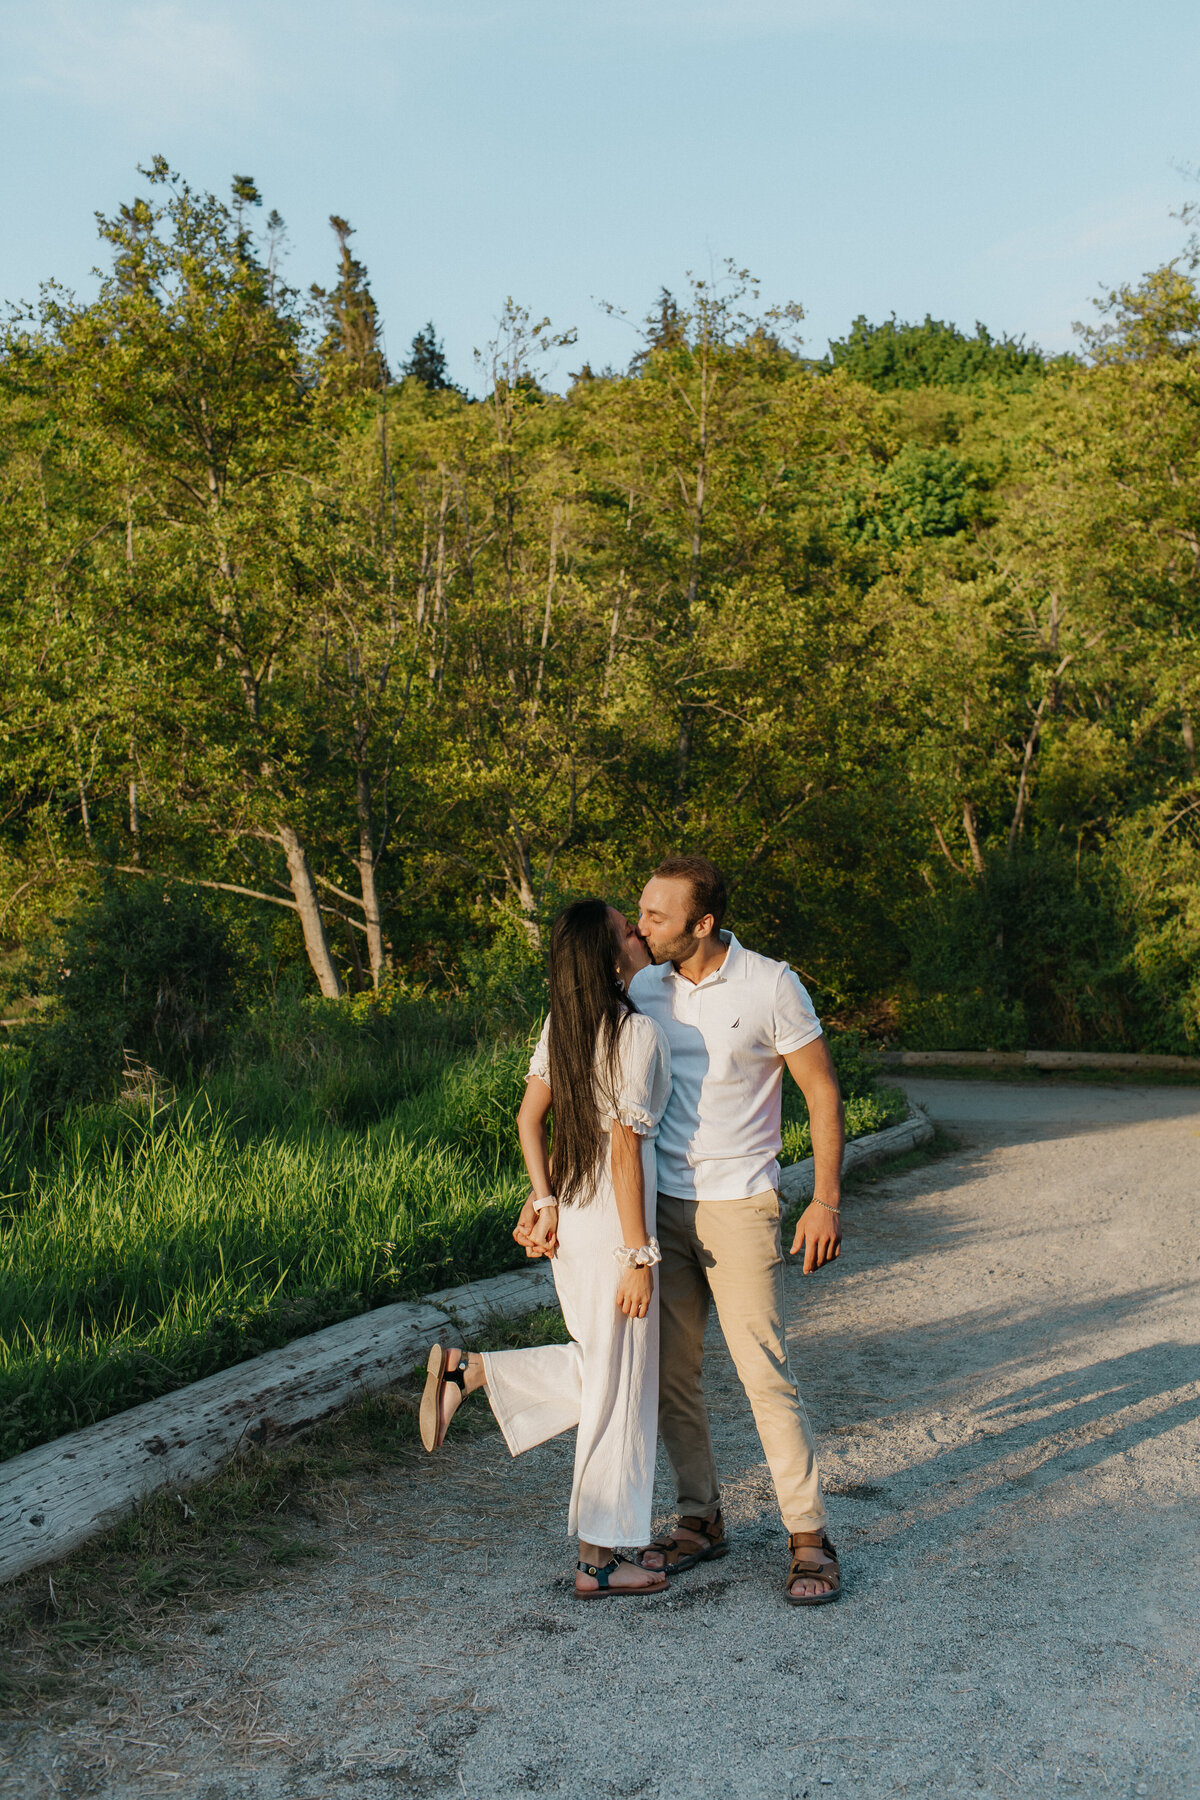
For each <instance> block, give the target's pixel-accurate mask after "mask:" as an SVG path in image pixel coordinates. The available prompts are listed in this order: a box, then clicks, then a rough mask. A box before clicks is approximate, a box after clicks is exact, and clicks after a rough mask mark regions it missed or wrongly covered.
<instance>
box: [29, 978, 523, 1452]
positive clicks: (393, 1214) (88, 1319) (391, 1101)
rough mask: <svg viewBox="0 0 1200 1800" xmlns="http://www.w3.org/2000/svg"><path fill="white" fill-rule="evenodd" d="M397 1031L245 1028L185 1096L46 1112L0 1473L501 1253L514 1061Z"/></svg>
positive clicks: (369, 1024) (499, 1265)
mask: <svg viewBox="0 0 1200 1800" xmlns="http://www.w3.org/2000/svg"><path fill="white" fill-rule="evenodd" d="M330 1014H332V1017H330ZM281 1024H282V1026H283V1030H282V1031H281V1030H280V1026H281ZM396 1025H397V1022H396V1021H395V1020H394V1019H393V1020H392V1021H391V1022H390V1023H389V1022H388V1021H386V1020H384V1021H382V1022H381V1020H380V1019H379V1018H378V1017H376V1018H373V1019H372V1018H369V1017H368V1018H366V1019H364V1020H362V1021H360V1022H359V1024H358V1026H357V1027H355V1025H354V1022H353V1021H349V1022H347V1021H346V1019H345V1015H344V1013H342V1014H339V1013H337V1012H335V1011H334V1010H333V1009H322V1008H320V1007H319V1006H318V1007H305V1008H302V1009H298V1010H297V1009H293V1012H292V1014H291V1016H290V1017H288V1018H286V1019H284V1020H283V1021H280V1020H279V1019H267V1020H263V1019H259V1020H257V1021H255V1022H254V1023H253V1024H252V1026H251V1027H250V1029H248V1031H247V1033H246V1035H245V1038H244V1040H243V1041H242V1042H241V1043H240V1044H239V1045H238V1047H237V1050H236V1053H235V1054H234V1056H233V1057H232V1058H231V1060H230V1062H229V1063H228V1064H227V1065H226V1066H225V1067H224V1068H222V1069H221V1070H220V1071H219V1072H218V1073H217V1074H216V1075H214V1076H213V1077H212V1078H211V1079H210V1080H209V1081H208V1082H206V1083H205V1085H204V1087H203V1088H202V1089H198V1090H197V1091H195V1092H194V1093H191V1094H187V1095H177V1096H170V1095H169V1094H168V1095H166V1096H163V1095H162V1094H157V1093H154V1092H153V1091H151V1092H149V1093H145V1092H143V1093H141V1094H139V1095H138V1096H137V1097H136V1099H133V1100H131V1101H129V1102H127V1103H124V1104H122V1103H116V1104H113V1105H107V1106H92V1107H88V1108H84V1109H80V1110H78V1111H76V1112H74V1113H71V1114H68V1115H67V1117H66V1118H65V1119H64V1120H63V1121H62V1122H61V1123H60V1125H59V1126H58V1128H57V1130H56V1132H55V1134H54V1137H53V1140H52V1142H51V1144H50V1146H49V1150H48V1152H47V1153H45V1154H43V1155H42V1156H41V1157H40V1158H38V1159H34V1161H33V1166H32V1167H28V1166H27V1165H22V1164H21V1158H20V1156H19V1155H18V1154H17V1152H16V1151H15V1150H14V1152H13V1153H12V1154H11V1155H10V1158H9V1161H10V1166H11V1167H12V1168H13V1169H17V1168H18V1166H20V1168H21V1173H23V1175H24V1180H23V1182H22V1183H21V1184H20V1186H19V1187H18V1188H17V1189H16V1191H12V1190H11V1189H10V1194H9V1198H8V1200H7V1202H6V1203H5V1205H4V1208H3V1211H2V1212H0V1456H7V1455H12V1454H14V1453H16V1452H17V1451H19V1450H21V1449H24V1448H27V1447H28V1446H29V1445H31V1444H34V1443H39V1442H42V1441H44V1440H45V1439H47V1438H50V1437H53V1436H55V1435H57V1434H58V1433H60V1432H63V1431H68V1430H72V1429H74V1428H75V1427H77V1426H79V1425H83V1424H86V1423H89V1422H91V1421H92V1420H95V1419H99V1418H103V1417H106V1416H108V1415H110V1414H111V1413H113V1412H116V1411H119V1410H121V1409H122V1408H124V1407H127V1406H131V1405H135V1404H137V1403H138V1402H139V1401H142V1400H146V1399H150V1398H153V1397H154V1396H156V1395H158V1394H161V1393H165V1392H168V1391H170V1390H171V1389H172V1388H174V1387H178V1386H180V1385H182V1384H184V1383H186V1382H189V1381H194V1380H196V1379H198V1378H199V1377H201V1376H203V1375H206V1374H210V1373H212V1372H213V1371H215V1370H217V1369H220V1368H224V1367H227V1366H229V1365H230V1364H232V1363H235V1362H238V1361H240V1360H242V1359H243V1358H245V1357H249V1356H253V1355H256V1354H258V1353H259V1352H260V1351H261V1350H264V1349H268V1348H271V1347H273V1346H275V1345H278V1344H282V1343H286V1342H288V1341H289V1339H291V1338H292V1337H295V1336H296V1335H297V1334H299V1333H301V1332H304V1331H311V1330H315V1329H317V1328H319V1327H320V1326H322V1325H324V1324H328V1323H331V1322H333V1321H335V1320H337V1319H340V1318H345V1317H348V1316H349V1315H350V1314H352V1313H355V1312H359V1311H362V1310H363V1309H365V1308H367V1307H370V1306H376V1305H380V1304H383V1303H385V1302H387V1301H389V1300H394V1299H402V1298H406V1297H410V1296H413V1295H417V1294H420V1293H423V1292H427V1291H428V1290H429V1289H431V1288H436V1287H439V1286H445V1285H450V1284H452V1283H455V1282H458V1281H465V1280H470V1279H474V1278H478V1277H480V1276H483V1275H489V1274H493V1273H495V1272H496V1271H497V1270H499V1269H503V1268H506V1267H509V1266H511V1265H512V1264H514V1263H515V1262H517V1261H519V1260H521V1256H520V1252H519V1251H518V1250H517V1248H516V1246H515V1245H514V1244H513V1242H512V1238H511V1235H510V1232H511V1225H512V1220H513V1217H514V1214H515V1211H516V1208H517V1206H518V1205H519V1203H520V1198H521V1195H522V1192H523V1191H524V1190H523V1188H522V1185H521V1177H520V1173H519V1162H518V1157H517V1146H516V1133H515V1129H514V1123H513V1121H514V1118H515V1113H516V1108H517V1105H518V1104H519V1099H520V1093H521V1088H522V1083H523V1076H524V1070H525V1066H526V1063H527V1060H528V1054H529V1053H528V1048H527V1046H525V1045H524V1044H523V1043H517V1044H509V1045H500V1046H494V1047H488V1048H483V1049H469V1048H463V1047H462V1046H461V1042H460V1043H459V1044H457V1045H456V1044H455V1043H454V1042H453V1038H454V1037H455V1036H457V1037H459V1038H460V1039H461V1037H462V1035H463V1034H462V1033H461V1032H455V1033H451V1034H449V1035H447V1034H446V1033H445V1031H444V1026H445V1019H444V1017H442V1016H440V1015H439V1016H438V1017H437V1018H436V1019H433V1020H432V1021H431V1020H430V1019H429V1018H428V1017H426V1018H425V1019H422V1018H421V1017H420V1016H416V1017H410V1018H408V1019H406V1020H405V1021H403V1028H402V1030H399V1031H398V1030H397V1029H396ZM348 1026H349V1028H348ZM2 1104H3V1098H2V1096H0V1105H2ZM3 1118H4V1114H3V1112H0V1121H2V1120H3ZM23 1123H25V1124H26V1125H28V1121H23ZM28 1136H29V1134H28V1131H26V1132H25V1133H22V1132H21V1131H20V1130H19V1129H18V1130H17V1131H16V1132H15V1133H14V1138H13V1141H14V1143H15V1144H16V1145H17V1146H18V1147H19V1145H20V1143H21V1141H22V1140H24V1141H26V1142H27V1141H28Z"/></svg>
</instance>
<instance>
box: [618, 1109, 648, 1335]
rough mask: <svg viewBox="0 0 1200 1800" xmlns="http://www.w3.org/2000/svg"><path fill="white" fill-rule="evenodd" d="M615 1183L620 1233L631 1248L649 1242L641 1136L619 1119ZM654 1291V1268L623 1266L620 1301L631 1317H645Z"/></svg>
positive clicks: (619, 1286) (621, 1308)
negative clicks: (625, 1267)
mask: <svg viewBox="0 0 1200 1800" xmlns="http://www.w3.org/2000/svg"><path fill="white" fill-rule="evenodd" d="M612 1184H613V1194H614V1196H615V1198H616V1202H617V1217H618V1218H619V1219H620V1221H621V1236H622V1239H623V1241H624V1242H625V1244H626V1245H627V1246H628V1247H629V1249H631V1250H636V1249H638V1248H639V1247H640V1246H641V1245H642V1244H648V1243H649V1242H650V1236H649V1233H648V1232H647V1230H646V1181H645V1176H644V1174H643V1171H642V1140H641V1138H640V1137H639V1136H638V1134H637V1132H636V1131H634V1130H633V1129H632V1128H631V1127H630V1126H628V1125H622V1123H621V1121H620V1119H614V1120H613V1128H612ZM653 1294H654V1272H653V1270H652V1269H649V1268H644V1267H643V1268H636V1269H622V1270H621V1279H620V1281H619V1282H618V1283H617V1305H618V1307H619V1308H620V1310H621V1311H622V1312H623V1313H625V1314H626V1315H627V1316H628V1317H629V1318H631V1319H644V1318H645V1317H646V1314H647V1313H648V1312H649V1310H650V1301H651V1298H652V1296H653Z"/></svg>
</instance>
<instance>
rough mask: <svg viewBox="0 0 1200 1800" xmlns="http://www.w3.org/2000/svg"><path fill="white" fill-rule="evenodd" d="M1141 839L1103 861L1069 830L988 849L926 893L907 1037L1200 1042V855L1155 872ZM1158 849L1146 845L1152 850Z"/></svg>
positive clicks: (1020, 1043)
mask: <svg viewBox="0 0 1200 1800" xmlns="http://www.w3.org/2000/svg"><path fill="white" fill-rule="evenodd" d="M1140 848H1141V846H1140V843H1135V842H1134V841H1133V839H1132V835H1131V834H1130V841H1129V842H1128V843H1123V842H1121V841H1120V840H1118V842H1117V843H1116V844H1115V845H1114V846H1113V847H1112V853H1111V854H1110V855H1109V856H1108V857H1106V859H1105V860H1104V861H1103V862H1102V861H1101V859H1100V858H1099V857H1098V856H1083V857H1082V858H1080V859H1079V861H1078V862H1077V860H1076V857H1075V855H1074V854H1073V853H1072V852H1071V850H1070V849H1068V847H1067V846H1065V845H1064V844H1063V843H1062V842H1061V841H1060V840H1058V839H1057V838H1054V839H1049V840H1046V841H1042V842H1040V843H1039V842H1033V843H1027V844H1024V845H1018V847H1017V848H1016V849H1015V850H1014V853H1013V854H1012V855H1011V856H1005V855H996V856H992V857H989V858H988V860H987V865H986V869H985V871H984V874H983V876H982V877H981V878H980V879H978V880H977V881H974V882H967V881H958V882H956V883H955V884H954V885H953V886H946V887H945V888H943V889H942V890H940V891H939V893H938V894H937V895H936V896H934V897H931V898H930V899H929V900H928V901H926V902H924V903H922V904H921V905H920V906H919V907H918V908H917V910H916V912H915V914H914V918H913V922H912V928H911V930H910V948H911V964H910V979H911V989H910V991H909V993H908V994H907V996H905V997H904V998H903V999H902V1001H901V1004H900V1035H901V1037H902V1039H903V1041H904V1043H905V1044H907V1045H909V1046H910V1047H911V1048H913V1049H941V1050H951V1049H977V1050H987V1049H993V1050H1020V1049H1025V1048H1027V1047H1033V1048H1038V1049H1043V1048H1044V1049H1053V1048H1075V1047H1080V1048H1086V1049H1094V1050H1120V1049H1126V1048H1130V1049H1135V1050H1162V1051H1168V1052H1181V1053H1184V1054H1186V1053H1187V1052H1188V1051H1190V1050H1195V1048H1196V1047H1197V1040H1198V1039H1200V909H1198V908H1197V906H1196V903H1195V885H1194V884H1195V875H1196V869H1195V863H1196V861H1197V859H1196V858H1194V857H1193V858H1192V861H1191V863H1188V864H1186V866H1183V864H1182V860H1181V859H1182V857H1183V853H1182V851H1181V852H1180V857H1179V858H1177V861H1180V862H1181V866H1180V867H1179V870H1178V879H1177V880H1176V881H1175V883H1174V884H1173V885H1172V884H1171V883H1170V882H1168V881H1167V880H1165V879H1164V874H1165V871H1164V869H1163V867H1162V863H1163V855H1162V850H1161V846H1155V848H1154V855H1155V857H1156V859H1157V866H1156V868H1155V871H1154V877H1153V879H1152V880H1145V879H1143V878H1142V874H1141V871H1140V869H1139V864H1138V860H1137V858H1138V855H1139V852H1140ZM1149 854H1150V853H1149V852H1148V851H1147V852H1145V855H1146V856H1147V857H1148V856H1149Z"/></svg>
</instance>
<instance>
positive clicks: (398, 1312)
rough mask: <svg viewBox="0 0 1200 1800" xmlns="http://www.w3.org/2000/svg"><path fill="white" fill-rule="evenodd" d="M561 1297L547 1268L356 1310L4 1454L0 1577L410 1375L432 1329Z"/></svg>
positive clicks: (516, 1313)
mask: <svg viewBox="0 0 1200 1800" xmlns="http://www.w3.org/2000/svg"><path fill="white" fill-rule="evenodd" d="M553 1303H554V1283H553V1279H552V1277H551V1275H550V1270H549V1267H548V1266H547V1265H546V1264H538V1265H535V1266H534V1267H532V1268H530V1269H515V1270H512V1271H510V1272H509V1273H508V1274H505V1275H497V1276H494V1277H493V1278H492V1279H491V1280H488V1281H477V1282H472V1283H469V1284H467V1285H466V1286H464V1287H455V1288H444V1289H443V1290H442V1291H441V1292H440V1293H437V1294H430V1295H428V1296H427V1297H426V1299H425V1300H419V1301H402V1302H400V1303H399V1304H397V1305H395V1306H381V1307H378V1308H377V1309H376V1310H375V1311H374V1312H368V1313H360V1314H359V1315H358V1317H357V1318H353V1319H346V1320H343V1322H342V1323H341V1324H340V1325H330V1326H328V1327H327V1328H326V1329H325V1330H324V1331H315V1332H312V1333H311V1334H310V1335H309V1336H308V1337H302V1338H297V1339H296V1340H295V1341H294V1342H293V1343H290V1344H285V1345H284V1347H283V1348H282V1349H281V1350H268V1351H267V1352H266V1353H265V1354H264V1355H262V1356H255V1357H252V1358H251V1359H250V1360H249V1361H248V1362H244V1363H238V1364H236V1365H235V1367H233V1368H232V1369H223V1370H222V1371H221V1372H220V1373H219V1374H217V1375H209V1376H207V1377H206V1379H205V1380H203V1381H196V1382H193V1383H192V1384H191V1385H190V1386H189V1387H185V1388H180V1389H177V1391H176V1392H175V1393H173V1394H164V1395H163V1396H162V1398H161V1399H158V1400H150V1401H147V1402H146V1404H145V1405H143V1406H134V1407H131V1408H130V1409H129V1411H127V1412H123V1413H117V1414H116V1415H115V1416H114V1417H113V1418H111V1419H101V1420H100V1421H99V1423H98V1424H96V1425H86V1426H85V1427H84V1428H83V1430H82V1431H73V1432H70V1433H69V1434H68V1435H67V1436H66V1437H60V1438H55V1439H54V1440H53V1441H52V1442H50V1443H48V1444H39V1445H38V1446H37V1448H36V1449H34V1450H26V1451H25V1452H24V1453H23V1454H22V1455H20V1456H14V1457H11V1458H10V1459H9V1461H7V1462H5V1463H0V1581H12V1580H14V1579H15V1578H16V1577H17V1576H18V1575H24V1574H27V1573H28V1572H29V1570H30V1569H36V1568H39V1567H40V1566H41V1564H43V1563H47V1562H54V1561H56V1560H57V1559H58V1558H59V1557H61V1556H65V1555H66V1554H67V1553H68V1551H70V1550H74V1549H76V1548H77V1547H78V1546H79V1545H80V1544H82V1543H85V1542H86V1541H87V1539H88V1538H90V1537H94V1536H95V1535H96V1533H97V1532H100V1531H104V1530H106V1529H107V1527H108V1526H110V1525H114V1524H116V1522H117V1520H118V1519H121V1518H123V1517H124V1516H125V1515H126V1514H127V1513H129V1512H132V1511H133V1510H134V1508H135V1507H136V1506H137V1505H138V1504H139V1503H140V1502H141V1501H143V1500H145V1499H148V1498H149V1496H150V1495H151V1494H155V1493H158V1492H160V1491H161V1490H162V1489H164V1488H167V1489H175V1490H176V1491H177V1492H178V1491H180V1490H182V1489H183V1488H185V1487H191V1486H193V1485H194V1484H195V1483H196V1482H198V1481H203V1480H205V1479H206V1478H207V1477H209V1476H211V1475H214V1474H216V1472H217V1470H218V1469H219V1468H221V1466H222V1465H223V1464H224V1463H226V1462H228V1461H229V1460H230V1458H231V1457H233V1456H235V1455H237V1453H238V1452H239V1450H242V1449H245V1448H246V1447H248V1446H249V1445H251V1444H253V1445H256V1446H258V1447H260V1448H266V1447H267V1446H268V1445H276V1444H280V1443H283V1442H285V1441H286V1440H287V1439H288V1438H291V1437H294V1436H295V1434H296V1433H297V1432H298V1431H303V1430H304V1429H305V1428H306V1427H308V1426H310V1425H317V1424H319V1423H320V1422H321V1420H323V1419H327V1418H328V1417H329V1416H330V1414H331V1413H334V1412H337V1411H338V1410H339V1408H341V1407H343V1406H345V1405H347V1404H348V1403H349V1402H351V1401H353V1400H357V1399H361V1398H363V1397H365V1396H366V1395H368V1394H374V1393H378V1392H380V1390H381V1389H383V1388H386V1387H390V1386H391V1385H392V1384H393V1383H394V1382H396V1381H399V1380H401V1379H402V1378H403V1377H404V1376H405V1375H407V1374H409V1373H410V1372H411V1371H412V1369H414V1368H415V1367H416V1366H417V1365H418V1364H419V1363H420V1361H421V1359H422V1358H423V1357H424V1356H425V1354H426V1352H427V1351H428V1349H429V1346H430V1344H432V1343H433V1341H434V1339H435V1338H437V1337H442V1338H449V1339H450V1340H451V1341H452V1342H453V1341H454V1340H455V1339H458V1340H459V1341H461V1332H462V1330H464V1329H466V1330H471V1329H473V1328H475V1327H476V1326H478V1325H481V1324H484V1323H486V1321H487V1319H488V1318H489V1317H493V1316H499V1317H504V1318H516V1317H520V1316H521V1315H522V1314H523V1313H528V1312H532V1311H533V1310H534V1309H535V1308H536V1307H538V1306H543V1305H546V1304H553Z"/></svg>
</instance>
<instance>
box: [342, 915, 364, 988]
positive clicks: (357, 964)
mask: <svg viewBox="0 0 1200 1800" xmlns="http://www.w3.org/2000/svg"><path fill="white" fill-rule="evenodd" d="M346 943H347V945H348V946H349V950H350V966H351V968H352V969H353V970H354V991H355V993H356V994H361V993H362V992H363V990H364V989H365V987H366V985H367V977H366V975H365V974H364V972H363V966H362V957H361V956H360V955H359V953H358V939H357V938H356V937H355V935H354V927H353V925H352V924H351V923H350V921H349V919H347V920H346Z"/></svg>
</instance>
